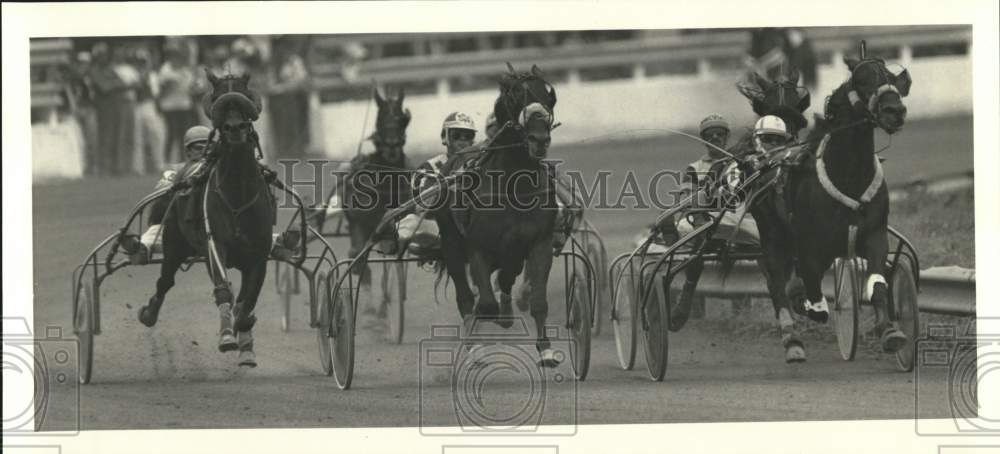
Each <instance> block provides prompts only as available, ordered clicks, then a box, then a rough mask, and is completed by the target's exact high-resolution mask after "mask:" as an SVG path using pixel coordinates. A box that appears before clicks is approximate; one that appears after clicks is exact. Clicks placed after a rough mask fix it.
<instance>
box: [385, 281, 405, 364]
mask: <svg viewBox="0 0 1000 454" xmlns="http://www.w3.org/2000/svg"><path fill="white" fill-rule="evenodd" d="M382 272H383V278H382V297H383V298H384V299H385V309H386V321H387V322H388V323H389V342H392V343H393V344H399V343H402V342H403V326H404V323H405V320H406V319H405V315H406V314H405V309H404V308H403V306H404V305H405V303H406V263H405V262H394V263H385V264H384V266H383V268H382Z"/></svg>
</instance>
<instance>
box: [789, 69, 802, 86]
mask: <svg viewBox="0 0 1000 454" xmlns="http://www.w3.org/2000/svg"><path fill="white" fill-rule="evenodd" d="M801 76H802V75H801V74H799V70H798V69H797V68H792V69H791V70H789V72H788V80H790V81H792V83H793V84H798V83H799V78H800V77H801Z"/></svg>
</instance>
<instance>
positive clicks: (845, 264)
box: [830, 258, 861, 361]
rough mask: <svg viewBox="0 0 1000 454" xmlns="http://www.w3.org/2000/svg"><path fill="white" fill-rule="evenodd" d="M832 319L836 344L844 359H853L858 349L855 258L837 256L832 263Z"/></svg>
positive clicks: (857, 271) (857, 293)
mask: <svg viewBox="0 0 1000 454" xmlns="http://www.w3.org/2000/svg"><path fill="white" fill-rule="evenodd" d="M833 267H834V277H833V278H834V287H833V289H834V297H833V310H832V311H831V312H830V318H831V319H833V326H834V330H835V331H836V333H837V346H838V347H839V349H840V357H841V358H843V359H844V361H853V360H854V354H855V352H857V349H858V312H859V309H860V308H859V305H858V303H859V302H860V300H861V298H860V295H859V291H860V288H859V287H860V286H859V280H860V272H859V270H858V263H857V261H856V260H855V259H853V258H852V259H844V258H838V259H837V260H836V261H835V262H834V264H833Z"/></svg>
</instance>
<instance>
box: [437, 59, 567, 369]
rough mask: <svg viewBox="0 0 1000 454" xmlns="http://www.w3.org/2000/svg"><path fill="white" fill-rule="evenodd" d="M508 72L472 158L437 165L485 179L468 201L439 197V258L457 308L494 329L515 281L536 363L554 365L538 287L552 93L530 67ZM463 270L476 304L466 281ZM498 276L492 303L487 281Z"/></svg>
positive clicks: (542, 288)
mask: <svg viewBox="0 0 1000 454" xmlns="http://www.w3.org/2000/svg"><path fill="white" fill-rule="evenodd" d="M509 69H510V72H509V73H507V74H504V75H503V76H502V77H501V79H500V95H499V97H497V100H496V102H495V104H494V106H493V114H494V115H495V116H496V119H497V124H498V125H501V126H500V130H499V132H498V133H497V135H496V136H495V138H494V140H493V142H492V143H491V144H490V145H489V146H488V147H487V149H486V150H485V151H484V152H483V153H482V154H480V155H475V156H472V155H471V154H469V155H460V158H459V159H452V160H450V161H449V162H448V163H447V164H446V165H445V172H446V173H454V172H458V171H462V170H460V168H461V166H463V165H464V164H465V163H466V162H467V161H468V160H469V159H474V160H475V162H476V164H475V165H472V166H471V167H468V169H471V170H466V172H468V174H474V175H475V176H477V178H479V180H478V181H480V182H483V181H489V184H479V185H477V186H475V187H474V188H473V189H472V194H473V196H474V198H475V200H476V201H478V202H480V203H481V206H477V205H476V203H472V204H463V205H465V208H459V207H458V206H459V205H456V202H459V203H461V202H462V201H461V200H458V197H460V195H459V194H458V193H456V192H449V193H448V194H447V197H448V200H447V203H446V204H444V205H443V208H441V209H439V210H437V211H436V212H435V219H436V220H437V222H438V225H439V228H440V232H441V246H442V256H443V260H444V263H445V266H446V267H447V271H448V275H449V276H450V277H451V278H452V280H453V281H454V282H455V293H456V298H457V302H458V309H459V312H460V314H461V315H462V317H463V318H465V319H466V320H467V321H468V320H469V318H468V317H470V316H479V317H484V318H487V319H493V320H494V321H495V322H496V323H497V324H498V325H500V326H501V327H505V328H508V327H510V326H511V325H512V324H513V308H512V305H511V302H512V301H513V298H512V297H511V289H512V287H513V285H514V280H515V279H516V278H517V276H518V275H521V276H522V279H523V280H522V286H521V287H520V290H521V292H520V294H519V295H518V296H517V298H516V300H517V306H518V308H519V309H520V310H521V311H522V312H528V311H530V313H531V316H532V318H534V321H535V327H536V331H537V344H536V346H537V348H538V351H539V353H540V355H541V358H542V359H541V361H540V363H541V364H542V365H544V366H546V367H554V366H556V365H557V364H558V359H556V355H555V354H554V352H553V350H552V349H551V346H550V342H549V339H548V338H547V337H546V334H545V320H546V318H547V317H548V301H547V300H546V287H547V284H548V278H549V271H550V269H551V267H552V236H553V231H554V228H555V220H556V210H557V208H556V203H555V199H554V197H555V188H554V182H553V181H552V180H551V179H550V178H549V172H548V170H547V167H546V166H545V164H544V163H543V162H542V159H544V158H545V157H546V154H547V153H548V147H549V144H550V143H551V140H552V138H551V131H552V126H553V119H554V111H553V108H554V107H555V104H556V92H555V89H554V88H552V86H551V85H550V84H549V83H548V82H546V81H545V79H544V78H543V77H542V73H541V71H540V70H539V69H538V67H537V66H532V68H531V71H530V72H515V71H514V69H513V67H509ZM466 265H469V269H470V272H471V274H472V280H473V284H474V285H475V286H476V287H477V288H478V289H479V292H478V293H479V297H478V301H476V302H475V304H474V303H473V299H474V295H473V292H472V289H471V288H470V287H469V282H468V280H467V277H466ZM495 271H499V273H498V276H497V283H498V284H499V287H500V301H499V302H497V300H496V297H495V296H494V293H493V285H492V282H491V280H490V277H491V275H492V274H493V272H495Z"/></svg>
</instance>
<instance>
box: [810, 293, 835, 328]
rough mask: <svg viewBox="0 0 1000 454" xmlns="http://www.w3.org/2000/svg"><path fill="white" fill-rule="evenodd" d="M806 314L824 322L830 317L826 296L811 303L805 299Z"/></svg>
mask: <svg viewBox="0 0 1000 454" xmlns="http://www.w3.org/2000/svg"><path fill="white" fill-rule="evenodd" d="M805 305H806V315H807V316H808V317H809V318H810V319H811V320H814V321H817V322H821V323H826V321H827V319H829V317H830V306H829V305H828V304H827V303H826V297H825V296H823V297H821V298H820V300H819V302H816V303H813V302H810V301H809V300H806V302H805Z"/></svg>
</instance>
